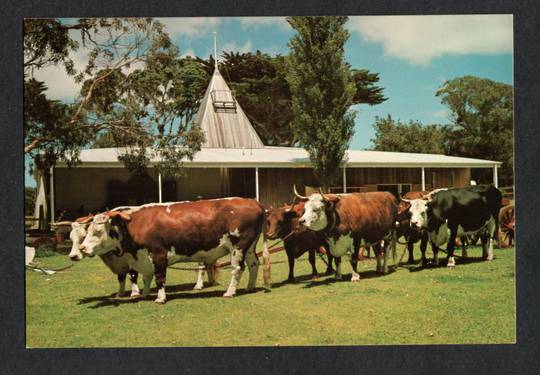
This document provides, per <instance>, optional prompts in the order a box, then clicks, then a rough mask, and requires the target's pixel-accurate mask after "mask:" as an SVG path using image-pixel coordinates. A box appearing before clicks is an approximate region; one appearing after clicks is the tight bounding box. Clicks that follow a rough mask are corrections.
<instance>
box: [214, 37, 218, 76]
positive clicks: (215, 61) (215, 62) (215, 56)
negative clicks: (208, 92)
mask: <svg viewBox="0 0 540 375" xmlns="http://www.w3.org/2000/svg"><path fill="white" fill-rule="evenodd" d="M217 66H218V64H217V32H215V31H214V70H218V68H217Z"/></svg>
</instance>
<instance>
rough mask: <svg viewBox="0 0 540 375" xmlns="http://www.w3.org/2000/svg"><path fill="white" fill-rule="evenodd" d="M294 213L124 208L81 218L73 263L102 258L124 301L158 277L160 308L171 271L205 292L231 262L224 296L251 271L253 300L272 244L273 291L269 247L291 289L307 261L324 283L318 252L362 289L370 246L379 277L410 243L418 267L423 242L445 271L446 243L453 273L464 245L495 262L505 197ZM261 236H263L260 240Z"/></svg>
mask: <svg viewBox="0 0 540 375" xmlns="http://www.w3.org/2000/svg"><path fill="white" fill-rule="evenodd" d="M294 194H295V199H294V201H293V203H292V205H284V206H283V207H280V208H269V209H265V207H263V205H261V204H260V203H259V202H257V201H256V200H254V199H248V198H222V199H211V200H200V201H193V202H190V201H188V202H177V203H152V204H145V205H142V206H131V207H118V208H116V209H113V210H110V211H107V212H104V213H100V214H97V215H91V216H88V217H84V218H79V219H77V220H76V221H75V222H73V223H72V224H71V226H72V230H71V233H70V238H71V240H72V242H73V246H72V250H71V252H70V254H69V256H70V258H71V259H73V260H81V259H82V258H83V257H85V256H90V257H92V256H94V255H98V256H100V257H101V259H102V260H103V262H104V263H105V264H106V265H107V267H109V269H110V270H111V271H112V272H113V273H115V274H117V275H118V281H119V291H118V295H122V294H123V293H124V288H125V280H126V277H127V275H129V278H130V281H131V284H132V286H131V296H138V295H140V290H139V288H138V286H137V276H138V274H141V275H142V278H143V281H144V289H143V292H142V295H143V296H146V295H148V294H149V292H150V284H151V281H152V279H154V278H155V283H156V286H157V289H158V293H157V298H156V299H155V302H157V303H165V302H166V294H165V280H166V273H167V267H168V266H170V265H172V264H174V263H177V262H198V263H199V272H198V275H197V282H196V284H195V288H194V289H201V288H203V285H204V283H203V277H204V273H205V271H207V274H208V282H209V284H210V285H214V284H215V283H216V278H215V269H216V268H215V264H216V262H217V260H218V259H220V258H222V257H225V256H229V257H230V263H231V268H232V272H231V280H230V282H229V286H228V288H227V290H226V292H225V294H224V296H225V297H232V296H234V295H235V294H236V290H237V287H238V283H239V282H240V279H241V276H242V273H243V272H244V270H245V268H246V266H247V268H248V272H249V281H248V285H247V290H248V291H253V290H254V289H255V285H256V280H257V273H258V269H259V259H258V256H257V253H256V246H257V243H258V241H259V240H261V241H262V243H263V251H262V257H263V280H264V285H265V288H266V289H269V288H270V257H269V250H268V246H267V240H273V239H278V238H279V239H281V240H282V241H283V245H284V247H285V250H286V253H287V257H288V260H289V276H288V279H287V280H288V281H289V282H294V263H295V259H296V258H298V257H299V256H301V255H302V254H304V253H305V252H308V254H309V262H310V264H311V266H312V274H313V276H315V277H316V276H317V269H316V266H315V258H316V253H317V252H318V251H319V249H320V248H323V247H324V248H325V249H326V255H327V257H328V262H327V263H328V268H327V270H326V274H332V273H333V269H332V263H334V264H335V277H336V279H341V278H342V271H341V266H342V263H341V257H343V256H347V257H348V259H349V261H350V264H351V266H352V276H351V281H358V280H359V279H360V274H359V273H358V270H357V263H358V252H359V249H360V247H361V246H365V247H369V246H371V247H372V248H373V249H374V251H375V255H376V258H377V269H376V270H377V272H379V273H382V274H386V273H387V272H388V257H389V254H393V255H394V263H395V252H396V241H397V238H398V237H405V238H406V240H407V242H408V243H407V247H408V249H409V262H413V261H414V258H413V253H412V249H413V245H414V243H415V242H418V241H421V246H420V249H421V252H422V265H423V266H425V265H427V263H428V261H427V259H426V256H425V251H426V247H427V244H428V242H429V243H431V246H432V249H433V254H434V259H433V263H434V264H436V265H437V264H438V251H439V250H440V249H441V246H443V245H445V244H446V252H447V266H448V267H454V266H455V260H454V248H455V243H456V238H460V237H463V236H465V235H469V234H475V235H477V236H479V237H480V239H481V240H482V247H483V258H484V259H487V260H491V259H493V241H494V239H495V235H496V233H497V230H498V222H497V220H498V213H499V209H500V206H501V198H502V195H501V193H500V191H499V190H498V189H496V188H495V187H493V186H492V185H478V186H469V187H465V188H448V189H437V190H434V191H431V192H410V193H407V194H406V195H405V196H404V197H402V198H401V201H398V199H397V198H396V197H395V196H394V195H393V194H391V193H389V192H369V193H349V194H324V193H322V192H319V193H314V194H312V195H310V196H309V197H306V196H302V195H300V194H298V192H297V191H296V188H294ZM261 234H262V236H261Z"/></svg>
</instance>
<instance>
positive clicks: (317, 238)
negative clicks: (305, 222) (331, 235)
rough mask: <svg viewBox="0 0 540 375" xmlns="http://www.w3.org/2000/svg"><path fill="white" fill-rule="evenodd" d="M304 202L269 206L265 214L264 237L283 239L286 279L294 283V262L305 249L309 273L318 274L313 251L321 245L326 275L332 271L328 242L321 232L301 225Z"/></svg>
mask: <svg viewBox="0 0 540 375" xmlns="http://www.w3.org/2000/svg"><path fill="white" fill-rule="evenodd" d="M304 205H305V202H300V203H296V204H294V202H293V205H292V206H289V205H287V204H285V205H283V206H282V207H279V208H272V207H271V208H269V209H268V212H267V215H266V238H268V239H277V238H281V239H282V240H283V246H284V247H285V252H286V253H287V258H288V260H289V277H288V278H287V281H288V282H289V283H294V262H295V259H297V258H299V257H300V256H301V255H302V254H304V253H305V252H306V251H307V252H308V259H309V263H310V264H311V274H312V277H313V278H315V277H317V276H318V272H317V267H316V266H315V253H316V252H317V251H318V250H319V248H320V247H321V246H322V247H324V249H325V250H326V255H327V257H328V267H327V268H326V275H331V274H332V273H333V269H332V260H334V257H333V256H332V254H330V250H329V248H328V243H327V242H326V239H325V236H324V234H323V233H321V232H314V231H312V230H309V229H307V228H306V227H304V226H301V225H300V223H299V220H300V217H301V216H302V214H303V213H304ZM335 262H336V264H337V263H339V262H341V259H340V258H335Z"/></svg>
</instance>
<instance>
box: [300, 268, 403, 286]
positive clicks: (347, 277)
mask: <svg viewBox="0 0 540 375" xmlns="http://www.w3.org/2000/svg"><path fill="white" fill-rule="evenodd" d="M396 270H397V269H396V267H394V266H390V267H388V273H386V274H382V273H379V272H377V271H375V270H369V271H363V272H360V280H359V281H358V282H362V280H365V279H372V278H377V277H385V276H388V275H390V274H392V273H394V272H396ZM351 277H352V274H344V275H342V279H341V280H337V279H336V278H335V277H334V276H330V277H327V278H325V279H324V280H320V281H319V280H318V279H317V280H312V281H311V282H310V283H309V284H306V285H305V286H304V288H313V287H317V286H323V285H330V284H334V283H340V282H351Z"/></svg>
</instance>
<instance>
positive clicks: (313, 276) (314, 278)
mask: <svg viewBox="0 0 540 375" xmlns="http://www.w3.org/2000/svg"><path fill="white" fill-rule="evenodd" d="M318 278H319V275H311V280H317V279H318Z"/></svg>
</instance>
